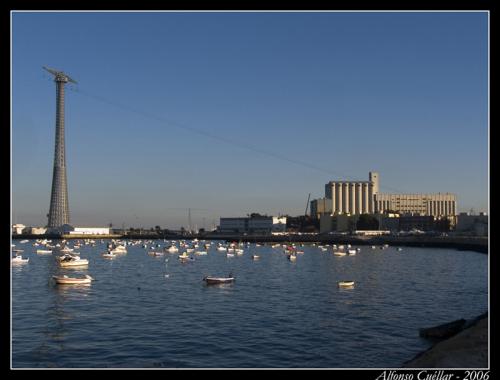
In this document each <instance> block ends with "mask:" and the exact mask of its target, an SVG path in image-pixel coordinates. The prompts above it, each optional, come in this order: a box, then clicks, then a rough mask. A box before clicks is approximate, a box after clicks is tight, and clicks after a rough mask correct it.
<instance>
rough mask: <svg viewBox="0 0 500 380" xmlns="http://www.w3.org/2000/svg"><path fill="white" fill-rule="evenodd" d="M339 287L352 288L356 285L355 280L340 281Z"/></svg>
mask: <svg viewBox="0 0 500 380" xmlns="http://www.w3.org/2000/svg"><path fill="white" fill-rule="evenodd" d="M338 286H339V288H352V287H354V281H339V282H338Z"/></svg>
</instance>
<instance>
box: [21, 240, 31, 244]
mask: <svg viewBox="0 0 500 380" xmlns="http://www.w3.org/2000/svg"><path fill="white" fill-rule="evenodd" d="M28 242H29V240H21V241H20V242H19V243H21V244H24V243H28Z"/></svg>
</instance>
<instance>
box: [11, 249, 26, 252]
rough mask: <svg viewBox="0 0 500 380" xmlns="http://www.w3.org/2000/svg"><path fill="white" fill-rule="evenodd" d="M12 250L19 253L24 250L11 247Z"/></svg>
mask: <svg viewBox="0 0 500 380" xmlns="http://www.w3.org/2000/svg"><path fill="white" fill-rule="evenodd" d="M12 252H14V253H21V252H24V249H13V250H12Z"/></svg>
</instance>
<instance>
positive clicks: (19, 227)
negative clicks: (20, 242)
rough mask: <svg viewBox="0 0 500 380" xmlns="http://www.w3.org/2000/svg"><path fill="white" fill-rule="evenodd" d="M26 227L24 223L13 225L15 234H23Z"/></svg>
mask: <svg viewBox="0 0 500 380" xmlns="http://www.w3.org/2000/svg"><path fill="white" fill-rule="evenodd" d="M25 228H26V226H25V225H24V224H19V223H18V224H13V225H12V234H13V235H21V234H22V233H23V230H24V229H25Z"/></svg>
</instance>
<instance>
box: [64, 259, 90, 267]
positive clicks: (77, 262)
mask: <svg viewBox="0 0 500 380" xmlns="http://www.w3.org/2000/svg"><path fill="white" fill-rule="evenodd" d="M59 265H60V266H61V267H63V268H64V267H80V266H84V265H89V261H88V260H87V259H72V260H62V261H60V262H59Z"/></svg>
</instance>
